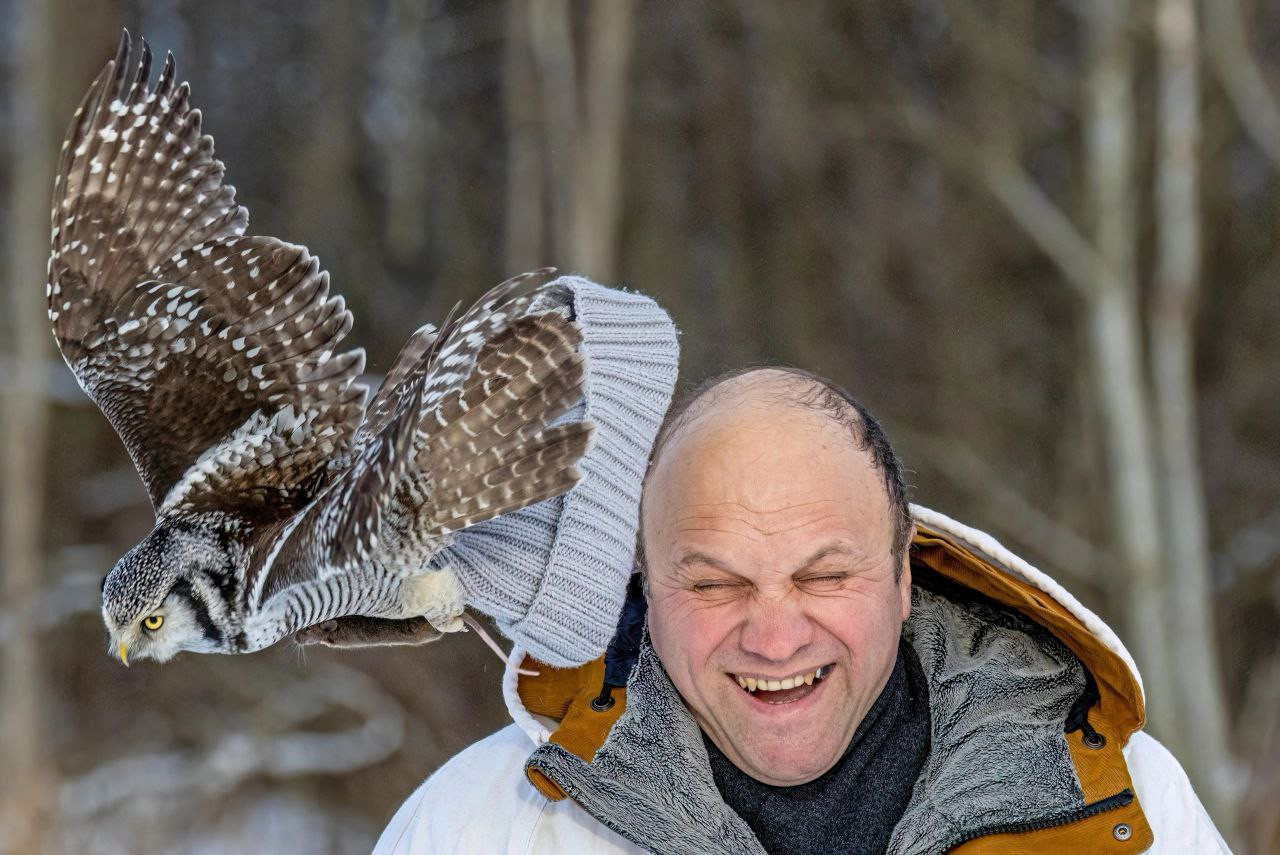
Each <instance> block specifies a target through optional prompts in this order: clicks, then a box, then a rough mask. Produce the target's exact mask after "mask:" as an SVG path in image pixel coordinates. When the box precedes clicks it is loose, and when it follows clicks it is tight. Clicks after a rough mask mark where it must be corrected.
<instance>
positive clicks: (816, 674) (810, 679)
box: [733, 665, 831, 692]
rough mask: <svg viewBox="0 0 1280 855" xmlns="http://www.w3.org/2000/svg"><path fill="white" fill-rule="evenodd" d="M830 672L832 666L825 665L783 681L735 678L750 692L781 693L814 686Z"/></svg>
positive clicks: (735, 676)
mask: <svg viewBox="0 0 1280 855" xmlns="http://www.w3.org/2000/svg"><path fill="white" fill-rule="evenodd" d="M830 670H831V666H829V665H823V666H822V667H821V668H815V669H814V670H812V671H809V672H807V673H804V674H796V675H795V676H793V677H784V678H783V679H781V680H758V679H756V678H755V677H740V676H738V675H737V674H734V675H733V677H734V679H735V680H737V681H738V685H739V686H741V687H742V688H744V689H746V690H747V691H748V692H756V691H764V692H780V691H782V690H783V689H794V688H795V687H796V686H799V685H801V684H803V685H805V686H812V685H813V684H814V682H816V681H818V680H821V679H822V678H823V677H825V676H827V672H828V671H830Z"/></svg>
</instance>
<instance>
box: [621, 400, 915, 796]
mask: <svg viewBox="0 0 1280 855" xmlns="http://www.w3.org/2000/svg"><path fill="white" fill-rule="evenodd" d="M729 384H735V385H737V384H741V385H742V386H743V387H745V388H743V389H742V390H724V392H725V393H727V394H720V395H718V396H717V400H719V401H725V400H726V399H728V401H729V402H727V403H723V404H719V403H713V404H712V405H711V406H710V408H709V409H708V411H707V412H705V413H704V414H702V415H701V416H700V417H697V418H695V419H694V420H693V421H691V422H690V423H688V424H687V425H686V426H685V427H684V429H682V430H681V431H680V432H678V433H677V434H676V435H675V436H674V437H673V438H672V440H671V442H670V443H669V444H668V445H667V446H666V448H665V449H664V451H663V454H662V455H661V457H660V458H659V461H658V463H657V465H656V467H655V469H654V471H653V472H652V473H651V475H650V478H649V482H648V484H647V488H646V489H647V492H646V494H645V501H644V546H645V554H646V557H647V562H648V573H649V588H650V597H649V605H650V611H649V627H650V635H651V637H652V640H653V645H654V648H655V649H656V650H657V653H658V656H659V658H660V659H661V660H662V663H663V665H664V666H665V668H666V670H667V673H668V674H669V675H670V676H671V679H672V681H673V682H674V683H675V686H676V688H677V689H678V690H679V691H680V694H681V695H682V696H683V698H684V700H685V703H686V704H687V705H688V707H689V709H690V710H691V711H692V713H693V716H694V718H695V719H696V720H697V721H698V724H699V725H700V726H701V727H702V729H703V731H704V732H705V733H706V734H707V735H708V736H709V737H710V738H711V740H712V741H713V742H715V744H716V745H717V746H718V747H719V748H720V750H721V751H722V752H724V754H725V755H726V756H727V757H728V758H729V759H730V760H731V761H732V762H733V763H734V764H735V765H736V766H737V767H738V768H740V769H742V770H743V771H744V772H746V773H747V774H749V775H751V776H752V777H753V778H755V779H757V780H759V781H762V782H764V783H766V784H771V785H774V786H793V785H796V784H802V783H805V782H807V781H811V780H813V779H814V778H817V777H818V776H820V775H821V774H822V773H824V772H826V771H827V770H828V769H830V768H831V767H832V766H833V765H834V764H835V762H836V761H837V760H838V759H839V758H840V756H841V754H842V753H843V752H844V749H845V748H846V747H847V746H848V744H849V742H850V740H852V738H853V734H854V732H855V731H856V730H857V727H858V725H859V723H861V721H862V719H863V718H864V717H865V715H866V713H867V711H868V710H869V709H870V708H871V705H872V704H873V703H874V702H875V700H876V698H877V697H878V696H879V694H880V692H881V690H882V689H883V688H884V686H885V683H886V682H887V681H888V678H889V674H890V673H891V672H892V670H893V665H894V661H895V659H896V656H897V647H898V640H899V636H900V634H901V629H902V622H903V621H905V620H906V619H907V616H908V614H909V613H910V608H911V594H910V587H911V580H910V571H909V569H908V568H906V567H905V566H904V567H903V571H902V575H901V577H900V579H898V580H895V579H894V570H895V561H894V558H893V535H892V524H891V521H890V516H889V504H888V498H887V496H886V493H885V488H884V484H883V481H882V480H881V478H880V475H879V473H877V472H876V471H875V470H874V469H873V468H872V463H871V459H870V457H869V455H867V454H866V453H865V452H863V451H861V450H860V449H858V448H856V447H854V445H853V443H852V442H851V441H850V438H849V436H848V434H847V433H845V432H844V431H843V429H842V428H841V427H840V426H839V425H837V424H836V423H835V422H834V421H832V420H831V419H829V418H827V417H826V416H824V415H822V414H820V413H814V412H810V411H806V410H802V409H798V408H796V407H793V406H789V405H784V404H778V403H772V402H770V401H768V400H767V399H766V401H764V402H758V403H756V402H753V398H752V383H751V381H750V380H749V379H748V378H740V379H739V380H736V381H729ZM726 385H728V384H726ZM739 392H740V393H739ZM756 397H758V395H757V396H756ZM904 565H905V560H904ZM815 673H817V674H819V675H820V676H818V678H817V679H816V680H815V679H813V678H814V676H815ZM774 680H776V681H779V683H781V684H782V685H787V683H784V682H783V681H787V680H789V681H791V682H792V683H798V685H793V686H792V688H790V689H780V690H777V691H767V690H765V689H762V688H761V685H762V681H774ZM811 680H812V682H811ZM743 682H746V683H747V685H748V687H750V685H751V684H752V683H754V684H755V686H756V691H755V692H752V691H749V688H743V686H742V683H743ZM764 685H765V686H771V685H774V684H771V683H764Z"/></svg>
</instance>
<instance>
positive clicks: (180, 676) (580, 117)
mask: <svg viewBox="0 0 1280 855" xmlns="http://www.w3.org/2000/svg"><path fill="white" fill-rule="evenodd" d="M0 22H2V23H0V34H2V40H3V50H0V147H2V148H3V152H4V157H3V159H2V160H0V186H3V196H2V197H0V198H2V199H3V202H4V204H3V207H2V208H0V241H2V246H3V255H2V256H0V259H2V263H3V279H2V280H0V282H2V288H3V291H4V299H5V301H6V302H5V303H4V309H3V312H0V335H3V339H2V340H0V369H3V370H0V393H2V395H3V436H2V442H3V449H2V454H3V482H2V486H0V489H2V490H3V502H4V505H3V552H2V553H0V561H2V562H3V564H2V570H3V574H2V579H0V583H2V588H0V591H2V596H3V599H2V600H0V602H2V609H0V679H2V680H3V683H2V684H0V686H2V688H0V746H2V748H0V751H2V752H3V755H2V757H0V762H2V767H3V768H0V800H2V801H0V810H2V811H3V813H2V814H0V851H20V852H27V851H40V850H44V851H52V852H61V851H66V852H71V851H85V852H95V853H112V852H136V851H184V852H243V851H267V852H270V851H288V852H308V853H309V852H318V853H319V852H357V851H364V850H367V849H368V848H369V846H370V845H371V844H372V842H373V841H374V839H375V838H376V835H377V833H378V831H379V830H380V828H381V827H382V825H383V823H385V821H386V820H387V819H388V818H389V817H390V815H391V813H392V812H393V811H394V810H395V808H396V807H397V806H398V805H399V804H400V802H401V800H403V799H404V798H405V797H406V796H407V795H408V794H409V793H410V792H411V790H412V789H413V788H414V787H415V786H416V784H417V783H418V782H419V781H420V780H422V779H423V778H424V777H425V776H426V775H427V774H428V773H430V772H431V771H432V770H433V769H434V768H435V767H436V766H437V765H438V764H440V763H441V762H442V761H443V760H444V759H445V758H447V757H448V756H450V755H451V754H452V753H453V752H455V751H457V750H458V749H460V748H462V747H463V746H465V745H466V744H468V743H470V742H472V741H474V740H476V739H478V738H480V737H481V736H483V735H485V734H486V733H488V732H490V731H492V730H494V729H495V728H497V727H499V726H500V725H501V724H502V723H503V722H504V718H505V714H504V712H503V710H502V706H501V700H500V692H499V675H500V667H499V664H498V662H497V660H496V659H495V658H494V657H493V656H492V655H491V654H489V653H488V652H487V651H485V650H484V649H483V647H482V646H481V645H480V644H479V642H478V641H476V639H475V638H474V636H465V637H453V638H449V639H447V640H446V641H444V642H442V643H439V644H435V645H430V646H428V647H425V648H422V649H417V650H396V651H392V652H366V653H348V654H342V655H339V654H335V653H331V652H325V651H321V650H307V651H305V652H300V651H298V650H296V649H294V648H293V647H292V645H289V644H285V645H280V646H279V649H271V650H268V651H265V652H262V653H259V654H255V655H253V656H250V657H244V658H237V659H229V658H221V657H200V656H186V657H182V658H180V659H179V660H177V661H175V662H173V663H171V664H169V665H167V666H165V667H162V668H161V667H155V666H153V665H150V664H144V665H142V666H140V667H134V668H131V669H129V670H125V669H124V668H122V667H120V665H119V663H118V662H116V661H113V660H112V659H111V658H110V657H109V656H108V655H107V651H106V650H105V636H104V631H103V628H102V622H101V618H100V616H99V614H98V587H99V582H100V580H101V578H102V576H103V575H104V574H105V573H106V571H107V570H108V569H110V567H111V566H112V564H113V563H114V561H115V560H116V558H117V557H119V555H120V554H122V553H123V551H124V550H125V549H127V548H128V547H129V546H130V545H132V544H133V543H134V542H135V541H136V540H138V539H139V538H140V537H142V536H143V535H144V534H145V533H146V532H147V530H148V529H149V527H150V525H151V522H152V515H151V509H150V506H149V504H148V502H147V499H146V496H145V493H144V492H143V490H142V487H141V484H140V482H139V480H138V478H137V476H136V475H135V473H134V470H133V468H132V466H131V465H130V463H129V460H128V458H127V457H126V455H125V453H124V450H123V448H122V446H121V444H120V442H119V441H118V440H117V438H116V437H115V435H114V434H113V433H112V432H111V430H110V428H109V427H108V425H107V423H106V421H105V420H104V419H103V418H102V416H101V415H100V414H99V413H98V412H97V410H96V409H95V408H93V407H92V406H90V405H89V404H88V402H87V400H86V399H85V398H84V397H83V396H82V395H81V394H80V392H79V390H78V387H76V385H75V383H74V380H73V379H72V377H71V375H70V373H69V372H68V371H67V370H66V368H65V366H64V365H63V364H62V362H61V360H60V359H58V358H57V357H56V354H55V351H54V349H53V345H52V341H51V337H50V334H49V331H48V324H47V321H46V318H45V309H44V284H43V283H44V266H45V259H46V257H47V253H48V213H47V209H48V204H49V198H50V193H51V188H52V173H53V167H54V160H55V155H56V152H57V150H58V145H59V143H60V141H61V138H62V134H63V132H64V129H65V127H66V124H67V122H68V121H69V119H70V116H71V113H72V110H73V109H74V107H75V104H76V103H77V102H78V100H79V98H80V96H81V94H82V93H83V91H84V89H85V88H86V87H87V86H88V84H89V82H90V81H91V79H92V78H93V76H94V74H95V73H96V72H97V70H98V68H99V67H100V66H101V65H102V64H103V63H104V62H105V61H106V60H107V59H108V58H109V57H110V56H111V54H112V52H113V51H114V49H115V44H116V40H117V38H118V35H119V28H120V27H121V26H127V27H129V29H130V30H131V31H132V32H133V33H134V34H135V35H141V36H145V37H146V38H147V39H148V40H149V41H150V43H151V44H152V46H153V47H154V48H155V49H156V50H157V51H158V52H160V53H161V54H163V52H164V51H166V50H171V51H173V52H174V53H175V55H176V56H177V59H178V69H179V78H180V79H187V80H189V81H190V82H191V84H192V88H193V96H192V101H193V103H194V104H196V105H197V106H199V107H200V108H201V109H202V110H203V112H204V117H205V128H206V130H207V131H208V132H209V133H212V134H213V135H214V137H215V139H216V140H217V150H218V154H219V156H220V157H221V159H222V160H224V161H225V162H226V163H227V164H228V175H229V177H230V180H231V182H232V183H234V184H235V185H236V187H237V188H238V191H239V192H238V198H239V200H240V201H241V202H243V203H244V204H246V205H247V206H248V207H249V210H250V212H251V216H252V220H251V229H250V230H251V231H252V232H255V233H259V234H269V235H277V236H279V237H282V238H285V239H287V240H291V241H295V242H299V243H304V244H306V245H307V246H309V247H310V248H311V249H312V250H313V251H314V252H316V253H317V254H319V256H320V257H321V259H322V260H323V263H324V264H325V266H326V267H327V268H328V270H329V271H330V272H331V274H332V277H333V283H334V288H335V290H336V291H338V292H339V293H342V294H343V295H345V296H346V298H347V300H348V304H349V305H351V306H352V308H353V309H354V311H355V316H356V328H355V332H354V334H353V338H352V341H353V342H354V344H358V345H363V346H364V347H366V348H367V349H368V351H369V356H370V360H369V365H370V371H371V372H374V373H377V372H379V371H382V370H385V368H386V367H387V366H388V365H389V363H390V361H391V359H392V358H393V357H394V355H395V353H396V352H397V349H398V348H399V346H400V344H401V343H402V342H403V341H404V339H405V338H406V337H407V336H408V334H409V333H410V331H411V330H413V329H414V328H415V327H417V326H418V325H419V324H421V323H423V322H424V321H427V320H436V321H438V320H439V319H440V318H441V317H442V315H443V314H444V313H445V311H446V310H447V308H448V307H449V306H450V305H451V304H452V303H453V302H454V301H456V300H467V301H470V300H471V299H472V298H474V297H475V296H477V295H478V294H479V293H480V292H481V291H482V290H483V289H485V288H486V287H488V286H489V285H492V284H494V283H496V282H498V281H499V280H501V279H503V278H505V277H506V276H508V275H510V274H512V273H516V272H519V271H523V270H526V269H530V268H533V267H537V266H541V265H545V264H553V265H556V266H558V267H560V268H561V269H562V270H566V271H574V272H582V273H585V274H587V275H590V276H592V277H594V278H596V279H598V280H600V281H603V282H606V283H615V284H624V285H626V286H629V287H633V288H636V289H640V290H643V291H645V292H647V293H649V294H652V295H654V296H655V297H656V298H657V299H659V300H660V301H661V302H662V303H663V304H664V305H665V306H667V307H668V308H669V310H670V311H671V312H672V314H673V316H674V317H675V319H676V321H677V323H678V324H679V326H680V327H681V328H682V330H683V348H684V357H683V359H684V362H683V378H684V381H685V382H686V383H691V382H695V381H697V380H698V379H699V378H701V377H703V376H706V375H707V374H709V373H711V372H713V371H716V370H719V369H722V368H726V367H731V366H736V365H740V364H743V363H746V362H750V361H755V360H764V359H770V360H783V361H787V362H791V363H794V364H798V365H801V366H804V367H807V368H811V369H814V370H816V371H819V372H822V373H825V374H828V375H830V376H832V377H834V378H836V379H837V380H839V381H841V382H842V383H844V384H846V385H847V386H848V387H849V388H850V389H851V390H852V391H853V392H854V393H855V394H856V395H857V396H859V397H860V398H861V399H862V400H863V401H864V402H865V403H866V404H867V405H868V406H869V407H870V408H871V409H872V410H873V411H874V412H876V413H877V414H878V415H879V416H880V417H881V418H882V419H883V420H884V421H885V422H886V424H887V425H888V427H889V430H890V434H891V436H892V437H894V438H895V440H896V443H897V444H898V446H899V448H900V451H901V453H902V455H903V457H904V459H905V461H906V463H907V465H908V467H909V468H910V470H911V473H912V474H911V481H912V482H913V485H914V493H915V498H916V500H917V501H919V502H921V503H924V504H927V505H929V506H932V507H936V508H938V509H939V510H943V511H945V512H948V513H950V514H952V515H954V516H956V517H958V518H960V519H962V520H964V521H966V522H968V523H970V524H972V525H976V526H978V527H980V528H983V529H986V530H988V531H991V532H992V533H994V534H995V535H996V536H997V537H999V538H1000V539H1002V540H1003V541H1005V542H1006V543H1007V544H1008V545H1010V546H1011V547H1012V548H1014V549H1015V551H1019V552H1021V553H1023V554H1024V555H1025V556H1026V557H1027V558H1029V559H1030V560H1031V561H1032V562H1033V563H1035V564H1038V565H1039V566H1041V567H1043V568H1044V569H1046V570H1047V571H1048V572H1050V573H1051V574H1052V575H1054V576H1056V577H1057V578H1058V579H1059V580H1060V581H1061V582H1062V583H1063V584H1065V585H1066V586H1067V587H1068V588H1069V589H1071V590H1072V591H1074V592H1075V593H1076V594H1077V595H1079V596H1080V597H1081V598H1082V599H1083V600H1084V602H1085V603H1086V604H1087V605H1088V606H1089V607H1091V608H1092V609H1094V610H1096V611H1097V612H1099V613H1100V614H1101V615H1102V616H1103V617H1104V618H1105V619H1107V620H1108V621H1109V622H1111V624H1112V625H1113V626H1115V627H1116V628H1117V630H1118V631H1119V632H1120V634H1121V636H1122V637H1123V638H1124V639H1125V641H1126V643H1127V644H1128V645H1129V647H1130V649H1131V650H1132V651H1133V652H1134V655H1135V656H1136V658H1137V660H1138V662H1139V664H1140V666H1141V667H1142V668H1143V671H1144V674H1145V680H1146V687H1147V692H1148V697H1149V701H1150V705H1151V727H1152V729H1153V730H1154V732H1155V733H1156V734H1157V735H1158V736H1159V738H1161V739H1162V740H1164V741H1165V742H1166V743H1167V744H1168V745H1169V746H1170V747H1171V748H1172V749H1173V751H1174V753H1175V754H1177V755H1178V757H1179V758H1180V759H1181V760H1182V762H1183V764H1184V765H1185V766H1186V768H1187V771H1188V772H1189V773H1190V775H1191V777H1192V780H1193V781H1194V783H1195V785H1196V787H1197V789H1198V791H1199V793H1200V794H1201V796H1202V798H1203V799H1204V801H1205V803H1206V804H1207V805H1208V806H1209V808H1210V811H1211V813H1212V814H1213V815H1214V817H1215V819H1216V821H1217V822H1218V824H1219V826H1220V828H1222V830H1223V831H1224V833H1225V834H1227V835H1228V837H1229V839H1230V840H1231V841H1232V842H1233V844H1234V845H1235V846H1236V847H1238V851H1241V852H1253V853H1264V852H1280V631H1278V630H1280V406H1277V403H1278V402H1280V370H1277V367H1278V366H1280V336H1278V335H1277V334H1276V331H1277V329H1280V282H1278V279H1280V4H1275V3H1264V2H1257V0H1205V2H1204V3H1203V4H1200V5H1197V4H1196V2H1194V0H1130V2H1126V0H1055V2H1030V0H982V1H981V2H977V0H910V2H902V0H865V2H803V3H776V2H768V0H759V2H751V1H750V0H738V2H715V3H679V2H653V3H645V4H641V3H638V2H635V0H598V2H582V0H509V2H501V0H486V1H485V2H451V0H421V1H420V2H416V1H415V0H381V2H364V3H361V2H355V0H331V2H323V3H322V2H314V3H263V2H260V0H254V2H250V0H223V2H218V3H200V2H194V0H128V2H125V1H124V0H93V2H74V0H52V1H51V2H37V1H36V0H0Z"/></svg>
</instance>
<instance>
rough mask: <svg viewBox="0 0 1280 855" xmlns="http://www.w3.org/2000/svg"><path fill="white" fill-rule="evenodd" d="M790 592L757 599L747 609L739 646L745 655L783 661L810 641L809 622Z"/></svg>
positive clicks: (810, 626)
mask: <svg viewBox="0 0 1280 855" xmlns="http://www.w3.org/2000/svg"><path fill="white" fill-rule="evenodd" d="M798 600H799V598H798V597H796V596H795V595H794V592H792V593H790V594H788V595H779V596H774V597H768V598H757V599H755V600H753V601H752V602H751V604H750V605H749V606H748V607H747V617H746V620H745V621H744V622H743V626H742V634H741V636H740V640H739V644H741V646H742V649H743V651H744V652H746V653H750V654H752V655H753V656H758V657H760V658H761V659H765V660H768V661H770V662H786V661H787V660H788V659H790V658H792V657H793V656H794V655H795V654H796V653H798V652H800V651H801V650H802V649H804V648H805V647H806V646H808V645H809V643H810V642H812V641H813V623H812V622H811V621H810V620H809V618H808V616H807V615H806V614H805V613H804V609H803V608H802V607H801V604H800V603H799V601H798Z"/></svg>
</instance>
